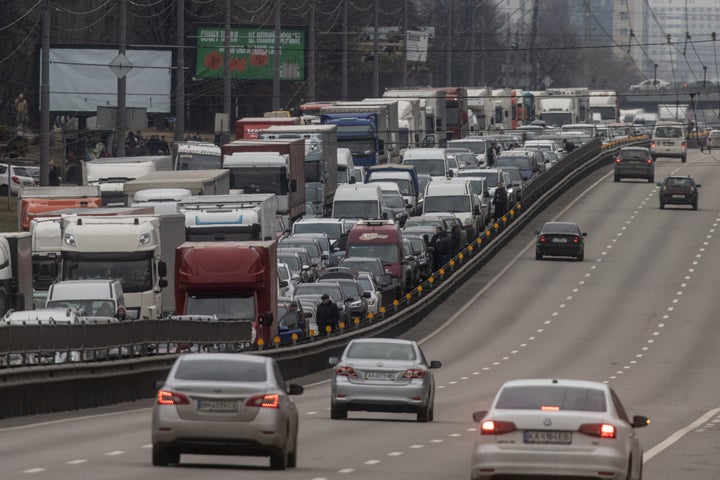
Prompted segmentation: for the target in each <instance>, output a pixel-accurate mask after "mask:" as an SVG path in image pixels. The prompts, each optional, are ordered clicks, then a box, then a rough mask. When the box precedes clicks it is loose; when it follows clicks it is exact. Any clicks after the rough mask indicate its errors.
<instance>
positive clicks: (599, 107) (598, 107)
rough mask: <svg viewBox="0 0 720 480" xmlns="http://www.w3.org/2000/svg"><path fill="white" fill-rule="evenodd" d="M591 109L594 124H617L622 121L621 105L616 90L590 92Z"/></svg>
mask: <svg viewBox="0 0 720 480" xmlns="http://www.w3.org/2000/svg"><path fill="white" fill-rule="evenodd" d="M589 108H590V115H591V116H592V121H593V123H616V122H618V121H619V120H620V104H619V103H618V96H617V92H615V91H614V90H590V98H589Z"/></svg>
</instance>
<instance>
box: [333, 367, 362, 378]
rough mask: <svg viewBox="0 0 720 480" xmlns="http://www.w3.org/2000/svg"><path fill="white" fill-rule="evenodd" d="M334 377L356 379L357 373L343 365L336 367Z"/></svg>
mask: <svg viewBox="0 0 720 480" xmlns="http://www.w3.org/2000/svg"><path fill="white" fill-rule="evenodd" d="M335 375H337V376H339V377H355V378H357V373H355V370H354V369H353V368H352V367H346V366H344V365H338V366H337V368H335Z"/></svg>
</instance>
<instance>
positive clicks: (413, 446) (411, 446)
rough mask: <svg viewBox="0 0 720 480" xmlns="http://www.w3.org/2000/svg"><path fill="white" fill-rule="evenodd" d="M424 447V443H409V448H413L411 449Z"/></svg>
mask: <svg viewBox="0 0 720 480" xmlns="http://www.w3.org/2000/svg"><path fill="white" fill-rule="evenodd" d="M424 447H425V445H420V444H417V445H410V448H413V449H418V448H424Z"/></svg>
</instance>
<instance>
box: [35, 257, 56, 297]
mask: <svg viewBox="0 0 720 480" xmlns="http://www.w3.org/2000/svg"><path fill="white" fill-rule="evenodd" d="M32 267H33V277H32V284H33V290H40V291H45V290H47V289H49V288H50V285H51V284H52V283H54V282H56V281H58V280H59V278H58V276H59V273H60V257H55V258H42V259H38V258H33V262H32Z"/></svg>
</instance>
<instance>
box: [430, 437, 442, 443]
mask: <svg viewBox="0 0 720 480" xmlns="http://www.w3.org/2000/svg"><path fill="white" fill-rule="evenodd" d="M444 441H445V440H443V439H442V438H434V439H432V440H430V443H442V442H444Z"/></svg>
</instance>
